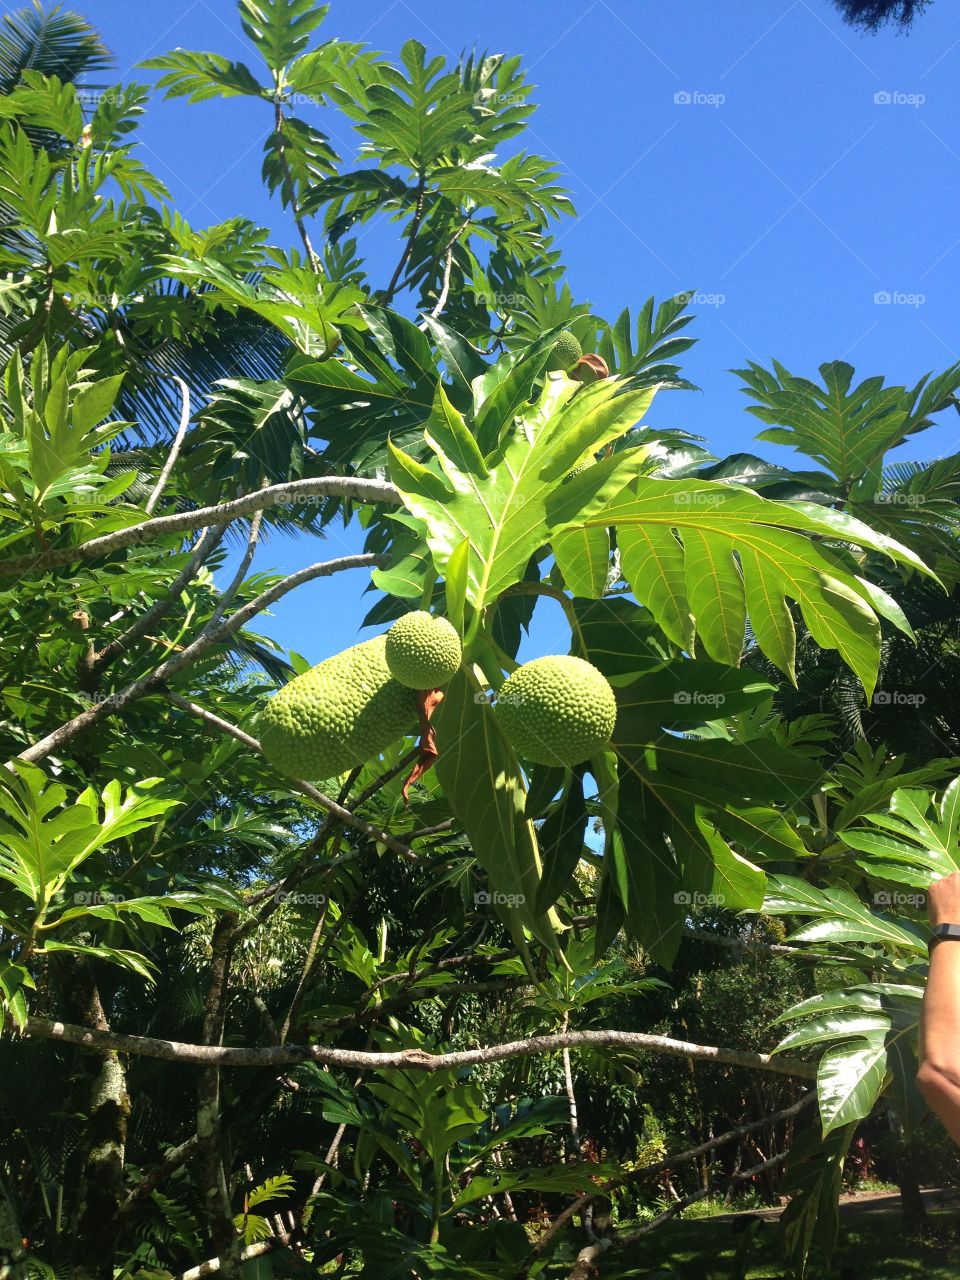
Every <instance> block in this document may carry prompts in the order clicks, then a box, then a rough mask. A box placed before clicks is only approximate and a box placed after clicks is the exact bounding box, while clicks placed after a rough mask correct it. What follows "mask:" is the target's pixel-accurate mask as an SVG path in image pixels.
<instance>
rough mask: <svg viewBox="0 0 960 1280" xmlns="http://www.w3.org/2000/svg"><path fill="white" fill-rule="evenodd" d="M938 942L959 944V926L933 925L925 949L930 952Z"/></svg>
mask: <svg viewBox="0 0 960 1280" xmlns="http://www.w3.org/2000/svg"><path fill="white" fill-rule="evenodd" d="M938 942H960V924H938V925H935V926H934V928H933V931H932V933H931V934H930V941H929V942H928V943H927V949H928V950H929V951H932V950H933V948H934V947H935V946H936V945H937V943H938Z"/></svg>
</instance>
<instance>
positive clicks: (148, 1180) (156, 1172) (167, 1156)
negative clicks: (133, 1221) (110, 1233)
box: [117, 1134, 198, 1222]
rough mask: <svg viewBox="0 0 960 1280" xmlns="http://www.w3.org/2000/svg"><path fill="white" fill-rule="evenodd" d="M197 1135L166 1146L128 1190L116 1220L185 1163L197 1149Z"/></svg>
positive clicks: (139, 1203) (125, 1214)
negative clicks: (176, 1144) (153, 1163)
mask: <svg viewBox="0 0 960 1280" xmlns="http://www.w3.org/2000/svg"><path fill="white" fill-rule="evenodd" d="M197 1145H198V1144H197V1135H196V1134H193V1136H192V1137H190V1138H187V1140H186V1141H185V1142H181V1143H180V1145H179V1146H178V1147H170V1148H168V1149H167V1150H166V1151H165V1152H164V1153H163V1155H162V1156H161V1157H160V1159H159V1160H158V1161H157V1163H156V1164H155V1165H154V1166H153V1168H152V1169H150V1170H149V1171H148V1172H147V1173H145V1174H144V1175H143V1177H142V1178H141V1179H140V1181H139V1182H138V1183H137V1185H136V1186H135V1187H134V1188H133V1190H132V1191H130V1192H129V1193H128V1195H127V1198H126V1199H125V1200H124V1202H123V1204H121V1206H120V1208H119V1209H118V1210H117V1221H118V1222H123V1221H124V1219H125V1218H127V1217H128V1216H129V1215H130V1214H131V1213H132V1212H133V1211H134V1209H136V1208H137V1206H138V1205H141V1204H143V1202H144V1200H146V1199H148V1198H149V1196H150V1195H151V1194H152V1193H153V1191H154V1190H155V1189H156V1188H157V1187H159V1186H160V1184H161V1183H162V1182H163V1181H164V1179H165V1178H167V1177H168V1176H169V1175H170V1174H171V1173H173V1172H174V1171H175V1170H177V1169H179V1168H180V1167H181V1166H182V1165H185V1164H186V1163H187V1161H188V1160H190V1159H191V1158H192V1157H193V1155H194V1154H195V1152H196V1150H197Z"/></svg>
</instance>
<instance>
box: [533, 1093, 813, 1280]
mask: <svg viewBox="0 0 960 1280" xmlns="http://www.w3.org/2000/svg"><path fill="white" fill-rule="evenodd" d="M816 1096H817V1095H816V1091H815V1090H813V1089H811V1090H810V1092H809V1093H805V1094H804V1095H803V1097H801V1098H798V1100H797V1101H796V1102H794V1103H791V1105H790V1106H789V1107H784V1108H783V1110H782V1111H775V1112H774V1113H773V1114H772V1115H768V1116H763V1117H762V1118H761V1119H760V1120H751V1121H750V1123H749V1124H741V1125H738V1126H737V1127H736V1128H735V1129H728V1130H727V1132H726V1133H721V1134H720V1136H719V1137H717V1138H711V1139H710V1141H709V1142H703V1143H701V1144H700V1146H698V1147H691V1148H690V1149H689V1151H681V1152H680V1153H679V1154H678V1155H675V1156H667V1157H666V1159H664V1160H657V1161H656V1162H655V1163H654V1164H645V1165H642V1166H641V1168H639V1169H632V1170H630V1171H629V1172H628V1173H622V1174H618V1175H617V1177H615V1178H610V1179H608V1181H606V1182H604V1183H602V1184H601V1185H599V1186H597V1187H594V1189H593V1190H592V1191H586V1192H584V1194H583V1195H582V1196H578V1197H577V1199H576V1200H574V1201H572V1202H571V1203H570V1204H568V1205H567V1207H566V1208H565V1209H564V1210H563V1211H562V1212H561V1213H559V1214H558V1215H557V1216H556V1218H554V1220H553V1222H551V1223H550V1226H549V1227H547V1229H546V1231H544V1233H543V1235H541V1236H539V1237H538V1238H537V1241H536V1243H535V1244H534V1246H533V1248H532V1249H531V1250H530V1253H529V1254H528V1256H527V1258H526V1260H525V1261H524V1264H523V1267H522V1268H521V1269H520V1270H519V1271H518V1272H517V1275H516V1280H524V1278H525V1277H526V1276H527V1274H528V1273H529V1271H530V1268H531V1267H532V1265H533V1264H534V1262H536V1260H537V1258H538V1257H540V1255H541V1254H542V1253H543V1251H544V1250H545V1249H546V1247H547V1245H548V1244H550V1242H551V1241H552V1240H554V1239H555V1238H556V1236H557V1235H558V1234H559V1232H560V1231H562V1230H563V1228H564V1227H565V1226H566V1225H567V1224H568V1223H569V1222H570V1221H571V1220H572V1219H573V1218H575V1217H576V1215H577V1214H578V1213H580V1211H581V1210H582V1209H585V1208H586V1206H587V1205H588V1204H589V1203H590V1201H591V1200H595V1199H596V1197H597V1196H599V1195H608V1194H609V1193H610V1192H611V1191H615V1190H616V1189H617V1188H618V1187H623V1186H628V1185H629V1184H630V1183H633V1182H640V1181H641V1180H642V1179H644V1178H655V1177H656V1176H657V1174H660V1173H667V1172H668V1171H669V1170H671V1169H675V1168H676V1167H677V1165H679V1164H689V1163H690V1162H691V1161H693V1160H698V1159H699V1158H700V1157H701V1156H704V1155H707V1154H708V1153H709V1152H711V1151H715V1150H716V1149H717V1148H718V1147H723V1146H726V1144H727V1143H728V1142H733V1141H734V1140H735V1139H737V1138H742V1137H744V1136H745V1135H746V1134H748V1133H753V1132H755V1130H757V1129H765V1128H766V1127H767V1126H768V1125H773V1124H779V1123H780V1121H781V1120H790V1119H792V1118H793V1117H794V1116H796V1115H799V1113H800V1112H801V1111H802V1110H803V1109H804V1107H808V1106H809V1105H810V1103H811V1102H813V1101H814V1100H815V1099H816ZM585 1172H586V1173H588V1172H589V1169H586V1170H585ZM681 1203H682V1202H681Z"/></svg>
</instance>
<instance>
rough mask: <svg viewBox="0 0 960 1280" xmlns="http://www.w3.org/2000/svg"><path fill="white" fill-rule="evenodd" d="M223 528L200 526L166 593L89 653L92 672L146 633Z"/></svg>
mask: <svg viewBox="0 0 960 1280" xmlns="http://www.w3.org/2000/svg"><path fill="white" fill-rule="evenodd" d="M225 532H226V525H222V524H220V525H211V526H210V527H209V528H208V529H204V531H203V533H202V534H201V535H200V537H199V539H198V540H197V544H196V546H195V547H194V549H193V554H192V555H191V557H190V559H189V560H188V561H187V563H186V564H185V565H184V567H183V568H182V569H181V570H180V572H179V573H178V574H177V576H176V577H175V578H174V580H173V582H171V583H170V587H169V589H168V590H167V594H166V595H165V596H164V597H163V598H162V599H161V600H157V601H156V603H154V604H152V605H151V606H150V608H149V609H147V610H146V612H145V613H142V614H141V615H140V617H139V618H137V619H136V620H135V621H134V622H132V623H131V624H130V626H129V627H128V628H127V630H126V631H125V632H124V633H123V635H122V636H117V638H116V640H111V641H110V643H109V644H105V645H104V646H103V648H102V649H100V650H99V652H97V653H95V654H94V655H93V663H92V666H91V670H92V671H93V673H94V674H95V675H99V674H100V673H101V672H102V671H103V670H104V669H105V668H106V667H108V666H109V665H110V663H111V662H113V660H114V658H117V657H119V656H120V654H121V653H125V652H126V651H127V650H128V649H129V648H130V647H131V646H132V645H133V644H135V643H136V641H137V640H139V639H140V637H141V636H144V635H146V634H147V632H148V631H150V630H151V629H152V628H153V627H154V626H155V625H156V623H158V622H159V621H160V619H161V618H163V617H165V616H166V615H167V614H168V613H169V612H170V610H171V609H172V608H173V606H174V605H175V604H176V603H177V601H178V600H179V599H180V594H181V592H182V591H183V589H184V587H186V586H187V584H188V583H189V582H192V581H193V579H194V578H195V577H196V576H197V574H198V573H199V572H200V570H201V569H202V568H203V566H204V563H205V562H206V560H207V558H208V557H209V556H210V554H211V553H212V552H213V551H215V550H216V548H217V547H218V546H219V544H220V542H221V540H222V538H223V535H224V533H225Z"/></svg>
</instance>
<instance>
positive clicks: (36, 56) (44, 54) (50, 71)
mask: <svg viewBox="0 0 960 1280" xmlns="http://www.w3.org/2000/svg"><path fill="white" fill-rule="evenodd" d="M112 61H113V58H112V56H111V54H110V51H109V49H108V48H107V47H106V45H105V44H104V43H103V41H102V40H101V39H100V36H99V34H98V33H97V32H96V31H95V30H94V29H93V27H91V26H90V24H89V23H88V22H87V21H86V19H84V18H82V17H81V16H80V15H79V14H78V13H74V12H73V11H72V10H70V9H67V10H66V11H63V10H62V9H61V8H60V6H59V5H58V6H57V8H56V9H44V8H43V7H42V5H40V4H39V3H38V0H34V3H33V5H32V6H28V7H25V8H23V9H16V10H15V11H14V12H13V13H5V14H4V15H3V22H2V24H0V93H2V94H7V93H9V92H10V90H11V89H12V88H13V87H14V85H15V84H16V83H17V81H18V80H19V79H20V77H21V75H22V74H23V72H24V71H28V70H29V71H39V72H40V73H41V74H42V75H45V76H57V77H58V79H60V80H62V81H63V82H64V83H66V82H67V81H71V82H73V81H75V80H79V79H80V78H81V77H82V76H84V75H86V74H87V73H88V72H91V71H102V70H103V69H104V68H105V67H108V66H109V65H110V64H111V62H112Z"/></svg>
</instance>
